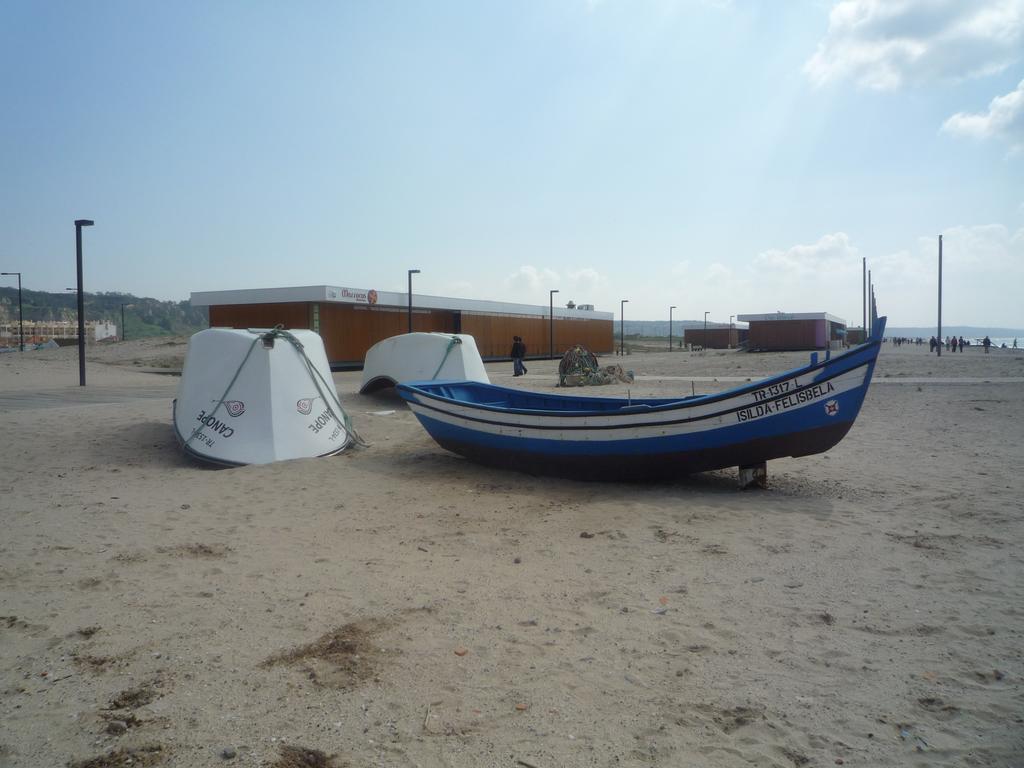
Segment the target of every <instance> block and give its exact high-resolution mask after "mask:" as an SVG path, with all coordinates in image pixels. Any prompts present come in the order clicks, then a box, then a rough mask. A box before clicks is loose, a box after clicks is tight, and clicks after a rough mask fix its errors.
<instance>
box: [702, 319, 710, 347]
mask: <svg viewBox="0 0 1024 768" xmlns="http://www.w3.org/2000/svg"><path fill="white" fill-rule="evenodd" d="M709 314H711V313H710V312H705V313H704V351H705V352H706V351H707V349H708V315H709Z"/></svg>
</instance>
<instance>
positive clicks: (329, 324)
mask: <svg viewBox="0 0 1024 768" xmlns="http://www.w3.org/2000/svg"><path fill="white" fill-rule="evenodd" d="M412 321H413V322H412V327H413V330H414V331H424V332H430V331H438V332H441V333H468V334H470V335H471V336H473V337H474V338H475V339H476V344H477V348H478V349H479V350H480V355H481V357H483V358H485V359H487V358H498V359H507V358H508V353H509V351H511V348H512V337H513V336H522V337H523V339H524V340H525V341H526V346H527V356H528V357H546V356H547V355H548V329H549V326H548V323H549V320H548V318H547V317H546V316H542V315H534V316H529V315H499V314H474V313H469V312H461V313H460V312H458V311H454V310H440V309H415V308H414V309H413V313H412ZM210 325H211V327H215V326H222V327H229V328H272V327H274V326H275V325H283V326H284V327H285V328H286V329H289V330H290V329H293V328H312V327H313V310H312V305H311V304H309V303H304V302H303V303H291V304H236V305H228V306H212V307H210ZM407 329H408V313H407V310H406V309H404V308H399V307H380V306H373V307H370V306H365V305H361V304H355V305H353V304H332V303H326V302H325V303H321V304H320V335H321V337H322V338H323V340H324V346H325V347H326V349H327V359H328V360H330V361H331V363H360V362H362V360H363V358H364V357H365V356H366V351H367V350H368V349H369V348H370V347H372V346H373V345H374V344H376V343H377V342H378V341H381V340H382V339H386V338H388V337H389V336H397V335H398V334H401V333H405V332H406V330H407ZM574 344H582V345H583V346H585V347H587V348H588V349H590V350H591V351H592V352H594V353H595V354H599V355H607V354H611V353H612V352H614V350H615V341H614V334H613V328H612V321H611V320H590V319H582V318H580V319H575V318H573V319H568V318H566V319H562V318H556V319H555V354H557V355H561V354H563V353H564V352H565V351H566V350H567V349H569V347H571V346H573V345H574Z"/></svg>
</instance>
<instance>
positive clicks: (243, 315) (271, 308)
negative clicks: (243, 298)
mask: <svg viewBox="0 0 1024 768" xmlns="http://www.w3.org/2000/svg"><path fill="white" fill-rule="evenodd" d="M311 321H312V318H311V317H310V305H309V304H303V303H290V304H229V305H224V306H216V307H210V327H211V328H273V327H274V326H275V325H283V326H284V327H285V330H291V329H293V328H312V327H313V326H312V325H311Z"/></svg>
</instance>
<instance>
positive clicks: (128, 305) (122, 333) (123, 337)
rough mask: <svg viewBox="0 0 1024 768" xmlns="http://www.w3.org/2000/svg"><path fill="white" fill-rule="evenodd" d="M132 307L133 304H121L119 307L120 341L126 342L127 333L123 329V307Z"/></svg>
mask: <svg viewBox="0 0 1024 768" xmlns="http://www.w3.org/2000/svg"><path fill="white" fill-rule="evenodd" d="M134 306H135V305H134V304H130V303H129V304H122V305H121V341H128V333H127V332H126V331H125V328H124V308H125V307H134Z"/></svg>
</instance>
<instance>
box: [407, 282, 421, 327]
mask: <svg viewBox="0 0 1024 768" xmlns="http://www.w3.org/2000/svg"><path fill="white" fill-rule="evenodd" d="M419 273H420V271H419V270H418V269H410V270H409V333H412V276H413V275H418V274H419Z"/></svg>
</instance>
